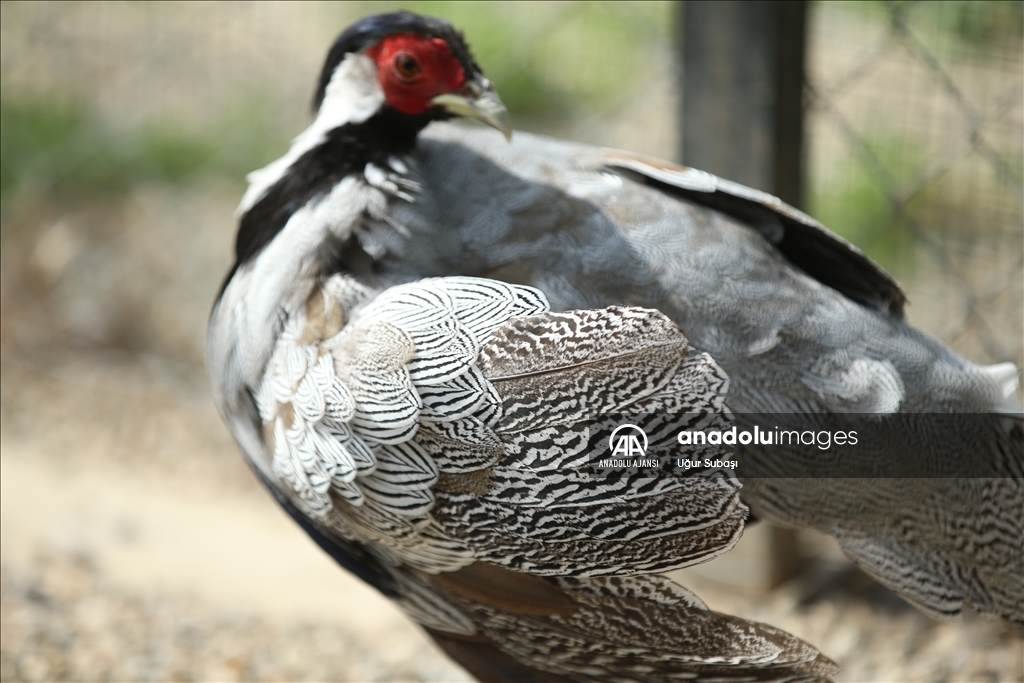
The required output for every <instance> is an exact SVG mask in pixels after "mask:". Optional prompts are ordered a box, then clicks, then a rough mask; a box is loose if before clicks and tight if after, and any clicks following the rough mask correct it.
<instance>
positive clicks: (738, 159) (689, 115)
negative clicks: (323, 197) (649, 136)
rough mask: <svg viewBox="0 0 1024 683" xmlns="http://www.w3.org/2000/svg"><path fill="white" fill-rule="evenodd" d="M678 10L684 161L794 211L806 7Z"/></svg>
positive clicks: (733, 5) (736, 0)
mask: <svg viewBox="0 0 1024 683" xmlns="http://www.w3.org/2000/svg"><path fill="white" fill-rule="evenodd" d="M680 5H682V6H683V11H682V12H680V13H679V14H680V18H681V22H680V26H679V31H678V36H679V38H680V40H681V44H682V49H681V50H680V53H679V54H680V56H681V59H682V64H681V68H680V70H679V73H680V77H681V84H680V85H681V88H680V92H681V94H682V97H681V101H682V105H681V106H682V111H681V112H680V114H681V119H682V120H681V121H680V125H681V126H682V131H683V134H682V136H681V138H682V150H681V158H682V161H683V163H684V164H686V165H688V166H694V167H696V168H700V169H703V170H705V171H709V172H711V173H714V174H715V175H719V176H722V177H723V178H728V179H730V180H735V181H736V182H739V183H743V184H744V185H749V186H751V187H756V188H757V189H759V190H765V191H766V192H771V193H772V194H775V195H777V196H779V197H780V198H782V199H783V200H785V201H786V202H788V203H790V204H793V205H794V206H800V205H801V204H802V200H803V190H802V187H803V185H802V177H801V169H802V166H803V163H802V162H803V98H802V94H803V83H804V53H805V45H806V34H807V3H806V2H805V1H804V0H775V1H769V2H762V1H756V0H755V1H750V0H717V1H715V2H682V3H680Z"/></svg>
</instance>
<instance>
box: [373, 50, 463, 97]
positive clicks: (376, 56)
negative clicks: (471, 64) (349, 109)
mask: <svg viewBox="0 0 1024 683" xmlns="http://www.w3.org/2000/svg"><path fill="white" fill-rule="evenodd" d="M366 54H367V55H368V56H369V57H370V58H371V59H373V61H374V62H376V63H377V72H378V74H379V77H380V85H381V87H382V88H383V89H384V95H385V97H387V101H388V104H390V105H391V106H392V107H394V108H395V109H397V110H398V111H400V112H402V113H403V114H409V115H410V116H415V115H417V114H422V113H423V112H425V111H426V110H427V109H428V108H430V106H431V105H430V101H431V100H432V99H433V98H435V97H437V96H438V95H444V94H448V93H454V92H457V91H458V90H459V89H460V88H462V86H463V85H464V84H465V82H466V71H465V69H463V68H462V64H460V63H459V60H458V59H456V58H455V55H453V54H452V51H451V48H449V47H448V43H446V42H445V41H443V40H441V39H440V38H426V37H424V36H420V35H416V34H413V33H403V34H399V35H394V36H388V37H387V38H384V39H383V40H381V41H380V42H379V43H377V44H376V45H374V46H373V47H371V48H369V49H368V50H367V51H366Z"/></svg>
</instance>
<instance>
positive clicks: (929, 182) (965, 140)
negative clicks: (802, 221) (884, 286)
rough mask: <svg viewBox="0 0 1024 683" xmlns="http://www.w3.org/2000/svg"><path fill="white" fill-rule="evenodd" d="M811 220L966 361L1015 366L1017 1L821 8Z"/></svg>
mask: <svg viewBox="0 0 1024 683" xmlns="http://www.w3.org/2000/svg"><path fill="white" fill-rule="evenodd" d="M816 9H817V11H816V12H815V13H814V14H813V21H814V27H813V30H812V33H811V44H810V52H809V60H808V74H807V76H808V82H807V95H808V111H807V113H808V130H809V142H810V159H809V173H808V174H807V177H808V179H809V183H810V186H811V193H810V195H811V211H812V212H814V213H816V214H817V215H818V217H820V218H821V219H822V220H823V221H824V222H825V223H826V224H828V225H831V226H833V227H834V228H835V229H837V230H839V231H840V232H842V233H844V234H845V235H846V236H847V237H849V238H850V239H851V240H852V241H854V242H855V243H857V244H859V245H860V246H861V247H862V248H864V249H866V250H867V251H868V253H870V254H872V255H873V256H874V257H875V258H877V259H879V260H880V261H881V262H882V263H883V265H886V266H888V267H889V268H891V269H892V270H893V271H894V272H895V273H896V274H897V276H898V277H900V279H902V280H903V281H904V282H905V284H906V285H907V287H908V289H909V291H910V298H911V303H912V306H911V308H910V316H911V320H912V321H914V322H915V324H917V325H918V326H920V327H922V328H924V329H926V330H928V331H930V332H932V333H933V334H935V335H936V336H938V337H939V338H941V339H943V340H944V341H946V342H947V343H949V344H951V345H953V346H954V348H956V349H957V350H959V351H960V352H961V353H963V354H964V355H966V356H968V357H970V358H972V359H974V360H976V361H978V362H997V361H1002V360H1015V361H1016V362H1017V363H1018V364H1019V363H1021V360H1022V358H1024V355H1022V354H1024V318H1022V316H1024V228H1022V226H1024V190H1022V181H1021V174H1022V163H1021V161H1022V150H1024V138H1022V129H1024V126H1022V116H1024V112H1022V102H1024V56H1022V52H1021V26H1022V16H1021V15H1022V5H1021V3H1018V2H1014V3H1010V2H1004V3H972V2H948V3H947V2H937V3H925V2H922V3H909V2H908V3H891V2H890V3H881V2H880V3H854V4H849V5H848V4H846V3H836V4H831V3H828V4H822V5H819V6H818V7H817V8H816Z"/></svg>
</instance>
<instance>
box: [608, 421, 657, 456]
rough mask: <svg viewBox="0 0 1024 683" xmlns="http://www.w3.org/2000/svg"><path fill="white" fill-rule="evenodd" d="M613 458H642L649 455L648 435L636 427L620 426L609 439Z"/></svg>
mask: <svg viewBox="0 0 1024 683" xmlns="http://www.w3.org/2000/svg"><path fill="white" fill-rule="evenodd" d="M608 448H610V449H611V451H612V457H613V458H642V457H644V456H645V455H647V433H646V432H644V430H642V429H640V428H639V427H637V426H636V425H619V426H618V427H616V428H615V431H614V432H612V434H611V436H609V437H608Z"/></svg>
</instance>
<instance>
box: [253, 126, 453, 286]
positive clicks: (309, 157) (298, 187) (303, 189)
mask: <svg viewBox="0 0 1024 683" xmlns="http://www.w3.org/2000/svg"><path fill="white" fill-rule="evenodd" d="M441 118H447V115H446V114H445V113H444V112H442V111H439V110H428V111H427V112H425V113H424V114H421V115H419V116H408V115H405V114H401V113H399V112H397V111H395V110H394V109H392V108H391V107H389V106H385V107H384V108H383V109H382V110H381V111H379V112H377V113H376V114H374V115H373V116H372V117H370V118H369V119H367V120H366V121H363V122H361V123H347V124H345V125H343V126H339V127H338V128H335V129H334V130H332V131H330V132H329V133H328V134H327V135H326V137H325V139H324V141H323V142H321V143H320V144H319V145H317V146H316V147H314V148H313V149H311V150H309V151H308V152H306V153H305V154H303V155H302V156H301V157H299V158H298V159H297V160H296V161H295V162H294V163H293V164H292V165H291V167H290V168H289V169H288V170H287V171H286V172H285V174H284V175H283V176H282V177H281V178H280V179H279V180H278V181H277V182H276V183H274V184H273V185H272V186H271V187H270V189H268V190H267V191H266V193H265V194H264V195H263V196H262V197H261V198H260V199H259V201H257V202H256V203H255V204H254V205H253V206H252V207H251V208H250V209H249V210H248V211H246V212H245V214H244V215H243V216H242V220H241V222H240V224H239V226H238V237H237V239H236V240H235V259H236V263H235V268H236V269H237V268H238V267H239V266H241V265H242V264H244V263H246V262H248V261H250V260H251V259H253V258H255V257H256V255H257V254H259V253H260V251H262V250H263V248H264V247H266V246H267V244H269V243H270V241H271V240H272V239H274V237H275V236H276V235H277V233H279V232H280V231H281V230H282V229H283V228H284V226H285V224H286V223H287V222H288V220H289V219H290V218H291V217H292V215H293V214H294V213H295V212H296V211H298V210H299V209H301V208H302V207H303V206H305V205H306V204H308V203H309V202H310V201H312V200H314V199H316V198H317V197H320V196H322V195H324V194H326V193H327V192H330V190H331V188H333V187H334V186H335V185H337V184H338V183H340V182H341V181H342V180H343V179H344V178H345V177H346V176H349V175H353V174H357V173H362V172H363V169H364V168H366V165H367V164H370V163H372V164H375V165H379V166H384V165H385V164H386V163H387V160H388V158H389V157H392V156H395V155H402V154H406V153H408V152H410V151H412V149H413V147H415V145H416V136H417V135H418V134H419V132H420V131H421V130H423V128H424V127H425V126H426V125H427V124H428V123H430V122H431V121H434V120H438V119H441Z"/></svg>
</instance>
